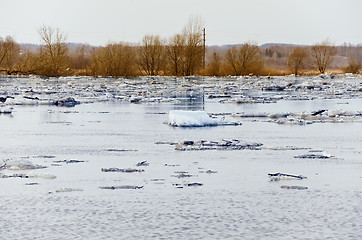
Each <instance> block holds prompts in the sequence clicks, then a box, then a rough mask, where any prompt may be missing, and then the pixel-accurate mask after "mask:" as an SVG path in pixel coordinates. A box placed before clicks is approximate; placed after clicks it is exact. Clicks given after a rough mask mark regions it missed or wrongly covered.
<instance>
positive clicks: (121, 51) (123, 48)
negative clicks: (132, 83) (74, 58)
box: [91, 43, 136, 77]
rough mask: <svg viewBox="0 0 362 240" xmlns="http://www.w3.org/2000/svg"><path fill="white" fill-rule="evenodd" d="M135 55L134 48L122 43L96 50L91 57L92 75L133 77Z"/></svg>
mask: <svg viewBox="0 0 362 240" xmlns="http://www.w3.org/2000/svg"><path fill="white" fill-rule="evenodd" d="M135 55H136V54H135V49H134V47H132V46H129V45H125V44H122V43H119V44H108V45H107V46H106V47H101V48H98V49H97V50H96V51H94V53H93V55H92V63H91V70H92V73H93V74H96V75H104V76H114V77H118V76H124V77H130V76H134V75H135V62H136V59H135Z"/></svg>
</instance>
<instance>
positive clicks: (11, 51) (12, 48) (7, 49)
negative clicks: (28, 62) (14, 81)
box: [0, 36, 20, 72]
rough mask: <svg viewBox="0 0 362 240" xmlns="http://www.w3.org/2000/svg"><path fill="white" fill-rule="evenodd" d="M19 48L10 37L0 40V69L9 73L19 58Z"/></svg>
mask: <svg viewBox="0 0 362 240" xmlns="http://www.w3.org/2000/svg"><path fill="white" fill-rule="evenodd" d="M19 54H20V47H19V45H18V44H17V43H16V42H15V41H14V39H13V38H12V37H10V36H8V37H6V38H5V40H3V39H2V38H0V68H3V69H4V70H6V71H8V72H10V71H11V70H13V68H14V67H15V64H16V61H17V59H18V58H19Z"/></svg>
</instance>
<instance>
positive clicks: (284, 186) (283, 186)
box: [280, 185, 308, 190]
mask: <svg viewBox="0 0 362 240" xmlns="http://www.w3.org/2000/svg"><path fill="white" fill-rule="evenodd" d="M280 188H282V189H295V190H307V189H308V187H304V186H288V185H282V186H280Z"/></svg>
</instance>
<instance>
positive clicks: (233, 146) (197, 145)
mask: <svg viewBox="0 0 362 240" xmlns="http://www.w3.org/2000/svg"><path fill="white" fill-rule="evenodd" d="M262 145H263V144H262V143H248V142H245V141H242V140H238V139H230V140H228V139H223V140H221V141H205V140H201V141H190V140H188V141H183V142H182V143H179V144H177V145H176V147H175V150H179V151H188V150H193V151H197V150H199V151H204V150H245V149H250V150H260V149H261V148H260V147H261V146H262Z"/></svg>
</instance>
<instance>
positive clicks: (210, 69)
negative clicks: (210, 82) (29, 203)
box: [205, 52, 221, 76]
mask: <svg viewBox="0 0 362 240" xmlns="http://www.w3.org/2000/svg"><path fill="white" fill-rule="evenodd" d="M220 66H221V59H220V55H219V54H218V53H216V52H214V53H213V54H212V58H211V61H210V63H209V64H208V66H207V67H206V69H205V73H206V74H207V75H208V76H220Z"/></svg>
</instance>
